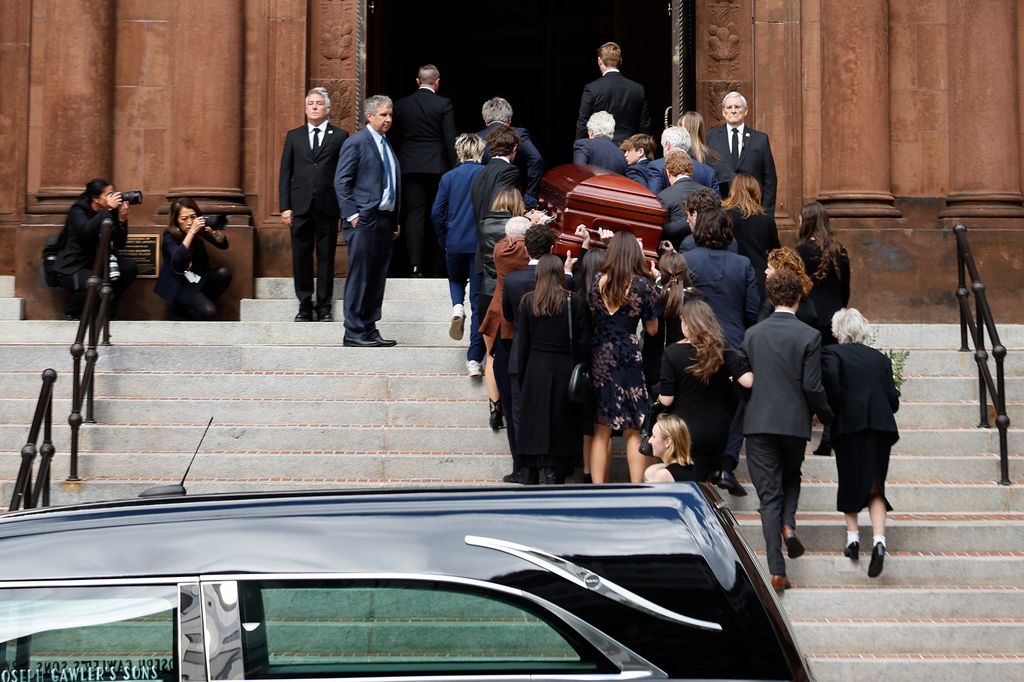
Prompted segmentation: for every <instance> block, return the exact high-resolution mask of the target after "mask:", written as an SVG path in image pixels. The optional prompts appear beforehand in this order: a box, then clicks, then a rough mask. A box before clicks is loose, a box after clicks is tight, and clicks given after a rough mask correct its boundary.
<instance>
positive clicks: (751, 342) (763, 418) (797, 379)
mask: <svg viewBox="0 0 1024 682" xmlns="http://www.w3.org/2000/svg"><path fill="white" fill-rule="evenodd" d="M802 287H803V285H802V283H801V281H800V278H799V277H798V276H797V275H796V274H795V273H793V272H789V271H788V270H779V271H777V272H775V273H773V274H772V276H771V277H769V278H768V282H767V290H768V298H769V300H771V302H772V304H773V305H774V306H775V312H774V313H773V314H772V315H771V317H768V318H766V319H764V320H763V321H761V322H758V323H757V324H755V325H754V326H753V327H751V328H750V329H748V330H747V332H746V335H745V336H744V339H743V350H744V351H745V352H746V354H747V358H748V359H749V360H750V368H751V370H753V372H754V386H753V389H752V390H751V395H750V401H749V402H748V403H747V410H746V413H745V415H744V418H743V434H744V435H745V436H746V439H747V468H748V469H749V470H750V478H751V480H752V481H753V483H754V488H755V489H757V496H758V498H759V499H760V501H761V505H760V507H759V508H758V511H759V512H760V514H761V529H762V531H763V532H764V541H765V551H766V554H767V559H768V569H769V570H770V572H771V574H772V587H773V588H775V590H776V591H777V592H780V593H781V592H782V591H783V590H785V589H787V588H789V587H790V582H789V579H788V578H787V577H786V560H785V559H783V558H782V543H783V542H785V544H786V550H787V554H788V556H789V558H790V559H795V558H797V557H798V556H800V555H802V554H803V553H804V546H803V544H802V543H801V542H800V538H798V537H797V535H796V508H797V504H798V503H799V501H800V466H801V464H803V461H804V451H805V450H806V448H807V441H808V440H810V438H811V412H812V411H813V412H814V414H815V415H817V417H818V419H819V420H820V421H821V422H822V423H825V424H827V423H829V422H831V421H832V410H831V409H829V406H828V400H827V399H826V397H825V389H824V388H822V385H821V334H819V333H818V331H817V330H816V329H813V328H811V327H809V326H807V325H806V324H804V323H803V322H801V321H800V320H798V319H796V307H797V305H798V304H799V302H800V296H801V295H802V294H803V288H802Z"/></svg>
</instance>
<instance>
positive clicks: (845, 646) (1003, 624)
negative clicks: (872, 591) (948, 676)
mask: <svg viewBox="0 0 1024 682" xmlns="http://www.w3.org/2000/svg"><path fill="white" fill-rule="evenodd" d="M791 620H792V624H793V629H794V631H795V632H796V636H797V640H798V641H799V642H800V648H801V650H802V651H803V652H804V653H805V654H815V653H827V654H856V653H860V652H863V651H870V652H872V653H882V654H918V655H920V654H945V655H948V654H953V653H964V654H976V653H987V654H1001V653H1005V652H1008V651H1013V652H1021V642H1024V619H1021V618H978V619H960V618H949V619H938V618H936V619H913V618H902V617H893V618H864V619H860V618H830V619H804V618H792V619H791Z"/></svg>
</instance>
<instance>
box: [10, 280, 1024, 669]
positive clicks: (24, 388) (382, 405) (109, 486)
mask: <svg viewBox="0 0 1024 682" xmlns="http://www.w3.org/2000/svg"><path fill="white" fill-rule="evenodd" d="M336 291H338V292H339V293H340V292H341V291H343V288H342V287H341V284H340V283H339V285H338V287H337V289H336ZM256 296H257V297H256V298H255V299H252V300H246V301H243V302H242V307H241V317H242V321H240V322H211V323H184V322H121V321H117V322H114V323H113V324H112V326H111V332H112V341H113V343H114V345H113V346H112V347H110V348H101V350H100V360H99V364H98V366H97V367H98V375H97V402H96V424H88V425H85V426H84V427H83V429H82V432H81V444H82V445H81V447H82V451H81V454H80V463H79V473H80V475H81V477H82V479H83V480H82V481H81V482H80V483H75V484H67V483H62V481H63V479H64V478H65V477H66V475H67V458H66V457H67V451H68V436H69V429H68V427H67V425H66V422H65V416H66V415H67V413H68V411H69V406H70V381H71V377H70V368H71V363H70V357H69V355H68V350H67V347H68V344H69V343H70V341H71V339H72V337H73V336H74V333H75V325H74V323H70V322H62V321H42V320H29V321H22V320H20V319H19V318H20V317H21V314H20V305H19V304H16V303H12V302H8V301H9V300H11V301H13V300H15V299H12V297H13V286H6V285H5V281H4V280H3V278H0V349H2V350H0V504H5V503H6V501H7V500H9V499H10V495H11V489H12V486H13V479H14V476H15V474H16V472H17V468H18V463H19V461H20V455H19V452H20V448H21V446H22V445H23V444H24V439H25V435H26V433H27V427H28V423H29V421H30V419H31V414H32V410H33V408H34V404H35V397H36V395H37V393H38V390H39V383H40V382H39V375H40V373H41V371H42V370H43V369H44V368H46V367H54V368H55V369H57V371H58V372H59V373H60V377H59V379H58V383H57V389H56V393H55V395H56V396H57V400H56V406H55V408H56V409H55V415H56V417H55V420H56V422H57V423H56V424H55V429H54V435H55V444H56V446H57V453H58V454H57V457H56V459H55V461H54V470H55V483H54V486H53V501H54V503H55V504H66V503H73V502H77V501H86V500H98V499H112V498H125V497H132V496H135V495H137V494H138V493H139V492H141V491H142V490H144V489H145V488H147V487H149V486H152V485H158V484H165V483H171V482H176V481H177V480H179V479H180V477H181V475H182V473H183V472H184V468H185V466H186V464H187V463H188V459H189V457H190V456H191V454H192V452H193V451H194V450H195V447H196V445H197V443H198V441H199V438H200V436H201V434H202V432H203V428H204V426H205V425H206V422H207V421H208V420H209V418H210V417H211V416H212V417H213V419H214V422H213V426H212V428H211V429H210V432H209V434H208V435H207V437H206V440H205V442H204V443H203V446H202V448H201V450H200V454H199V457H198V458H197V460H196V463H195V465H194V466H193V468H192V473H191V474H190V476H189V480H188V481H187V482H186V486H187V487H188V489H189V491H190V492H193V493H196V492H212V491H227V490H265V489H284V488H325V487H350V486H365V485H446V484H493V483H497V482H498V481H499V480H500V478H501V476H502V475H503V474H504V473H506V472H507V471H508V470H509V468H510V463H511V460H510V458H509V455H508V451H507V442H506V439H505V434H504V433H503V432H502V433H494V432H492V431H491V430H490V428H488V426H487V402H486V395H485V391H484V388H483V386H482V382H481V381H480V380H479V379H470V378H468V377H467V376H466V375H465V369H464V360H465V352H464V347H465V342H461V343H460V342H454V341H452V340H451V339H449V338H448V333H447V332H448V313H449V311H450V306H449V305H448V304H447V302H446V301H447V284H446V283H445V282H443V281H440V280H393V281H391V282H389V284H388V289H387V296H386V300H385V303H384V313H383V320H382V322H381V323H380V328H381V331H382V333H383V334H384V336H386V337H389V338H395V339H397V340H398V342H399V344H400V345H399V346H398V347H397V348H391V349H362V348H344V347H343V346H342V345H341V340H342V325H341V323H340V322H334V323H295V322H292V321H291V318H292V316H293V315H294V314H295V303H294V301H293V300H292V296H291V282H290V280H284V279H263V280H259V281H258V282H257V287H256ZM15 307H17V309H18V311H19V312H18V313H17V315H14V314H11V315H9V316H8V315H5V314H4V311H7V310H8V308H11V309H12V310H13V309H14V308H15ZM337 312H338V313H339V315H338V317H339V319H340V312H341V306H340V302H339V303H338V307H337ZM1000 333H1001V334H1002V335H1003V340H1004V343H1006V345H1007V346H1008V347H1009V348H1010V353H1009V355H1008V360H1007V391H1008V395H1009V397H1010V404H1009V412H1010V418H1011V420H1012V423H1011V433H1010V448H1011V461H1010V477H1011V479H1012V480H1013V481H1015V482H1017V483H1016V484H1015V485H1012V486H1009V487H1004V486H999V485H997V484H996V481H997V480H998V474H999V468H998V466H999V464H998V456H997V454H996V453H997V451H998V438H997V432H996V431H995V429H978V428H975V425H976V424H977V422H978V407H977V403H976V399H977V379H976V376H975V366H974V361H973V356H972V355H971V354H969V353H959V352H957V350H956V349H957V348H958V347H959V333H958V330H957V328H956V327H955V326H953V325H878V327H877V336H878V339H877V340H878V344H877V345H878V346H879V347H882V348H890V349H907V350H909V351H910V356H909V358H908V359H907V363H906V369H905V384H904V386H903V402H902V407H901V410H900V412H899V414H898V415H897V419H898V422H899V424H900V429H901V439H900V441H899V443H897V444H896V446H895V448H894V451H893V457H892V461H891V465H890V471H889V481H888V485H887V492H888V494H889V498H890V501H891V502H892V504H893V506H894V507H895V512H894V513H893V514H892V516H891V522H890V527H889V529H888V531H887V540H888V545H889V550H890V554H889V557H888V559H887V560H886V567H885V571H884V572H883V574H882V575H881V576H880V577H879V578H878V579H875V580H871V579H869V578H867V575H866V568H867V566H866V564H867V561H866V558H864V559H862V560H861V562H860V565H855V564H853V562H850V561H849V560H847V559H844V558H843V557H842V556H841V555H840V553H839V550H840V549H841V547H842V544H843V541H844V533H843V527H844V526H843V523H842V518H841V515H840V514H838V513H837V512H835V511H834V510H835V488H836V483H835V479H836V474H835V463H834V461H833V460H832V459H831V458H824V457H814V456H811V455H809V456H808V458H807V461H806V463H805V466H804V470H803V471H804V478H805V485H804V489H803V495H802V498H801V513H800V516H799V517H798V524H799V527H800V533H801V537H802V538H803V540H804V543H805V544H806V545H807V547H808V553H807V554H806V555H805V556H804V557H802V558H800V559H798V560H794V561H791V562H789V573H790V577H791V579H792V580H793V582H794V585H795V587H794V589H792V590H789V591H788V592H787V593H786V594H785V596H784V597H783V598H782V603H783V605H784V607H785V608H786V610H787V611H788V613H789V615H790V617H791V619H792V621H793V623H794V628H795V631H796V633H797V637H798V639H799V640H800V643H801V645H802V647H803V650H804V652H805V653H806V654H807V655H808V657H809V659H810V660H811V663H812V666H813V669H814V671H815V673H816V675H817V677H818V679H820V680H847V679H850V680H854V679H856V680H864V679H892V680H919V679H927V678H930V677H934V676H936V675H938V674H942V675H945V676H952V677H955V678H958V679H976V678H983V677H992V678H998V679H1001V680H1003V679H1005V680H1011V679H1014V680H1024V492H1022V487H1021V485H1020V481H1024V434H1022V430H1021V428H1020V425H1021V424H1024V402H1022V401H1024V357H1022V355H1024V354H1022V353H1021V350H1024V327H1022V326H1004V327H1002V328H1001V329H1000ZM812 445H813V443H812ZM620 471H621V468H620ZM738 473H739V474H740V478H741V479H743V480H746V481H749V476H747V473H746V469H745V465H744V464H743V463H741V469H740V471H739V472H738ZM747 485H748V487H749V482H748V483H747ZM726 501H727V502H728V504H729V505H730V507H731V508H732V509H733V511H734V514H735V516H736V518H737V520H738V522H739V523H740V526H741V527H742V530H743V533H744V535H745V537H746V538H747V539H748V541H749V542H750V544H751V546H752V547H753V548H754V549H755V550H756V551H758V552H760V551H761V549H762V547H763V539H762V537H761V529H760V523H759V521H758V518H757V512H756V509H757V501H756V497H755V496H754V495H753V490H752V489H751V495H749V496H747V497H745V498H733V497H728V496H726ZM861 532H862V538H864V537H867V538H870V528H869V525H868V523H867V518H866V515H864V517H863V518H862V531H861ZM864 544H865V545H866V544H868V543H867V542H865V543H864Z"/></svg>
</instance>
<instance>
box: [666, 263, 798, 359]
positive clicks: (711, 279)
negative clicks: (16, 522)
mask: <svg viewBox="0 0 1024 682" xmlns="http://www.w3.org/2000/svg"><path fill="white" fill-rule="evenodd" d="M686 264H687V266H689V268H690V279H691V280H692V281H693V286H695V287H697V288H698V289H700V293H702V294H704V296H706V297H707V299H708V305H710V306H711V309H712V310H714V311H715V317H717V318H718V324H720V325H721V327H722V335H723V336H724V337H725V342H726V343H727V344H729V346H731V347H732V348H739V347H740V344H742V343H743V333H744V332H745V331H746V329H747V327H750V326H753V325H754V324H756V323H757V317H758V313H759V312H760V308H761V294H759V293H758V291H757V282H756V280H755V279H754V268H753V267H751V265H750V259H748V258H747V257H746V256H741V255H739V254H737V253H733V252H732V251H727V250H721V249H709V248H707V247H704V246H698V247H697V248H695V249H693V250H692V251H687V252H686ZM801 324H803V323H802V322H801ZM808 329H810V328H809V327H808ZM751 362H753V361H751ZM755 371H756V369H755Z"/></svg>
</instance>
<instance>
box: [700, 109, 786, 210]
mask: <svg viewBox="0 0 1024 682" xmlns="http://www.w3.org/2000/svg"><path fill="white" fill-rule="evenodd" d="M747 111H748V109H747V98H746V97H744V96H743V95H741V94H740V93H738V92H730V93H729V94H727V95H726V96H725V97H724V98H722V118H724V119H725V124H724V125H720V126H715V127H714V128H712V129H711V130H709V131H708V146H709V147H711V148H712V149H714V150H715V151H716V152H718V155H719V156H720V157H721V158H722V164H721V165H719V167H718V168H719V175H718V182H719V183H720V184H721V185H722V193H723V194H727V193H728V191H729V189H728V183H729V182H730V181H731V180H732V179H733V176H735V175H736V173H740V172H743V173H750V174H751V175H753V176H754V178H755V179H756V180H757V181H758V182H759V183H761V205H762V206H764V210H765V211H767V212H768V215H770V216H772V217H773V218H774V217H775V193H776V191H777V190H778V184H779V183H778V178H777V177H776V176H775V160H774V159H773V158H772V146H771V144H770V143H769V142H768V135H767V134H765V133H762V132H760V131H758V130H754V129H753V128H751V127H750V126H748V125H747V124H746V119H747Z"/></svg>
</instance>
